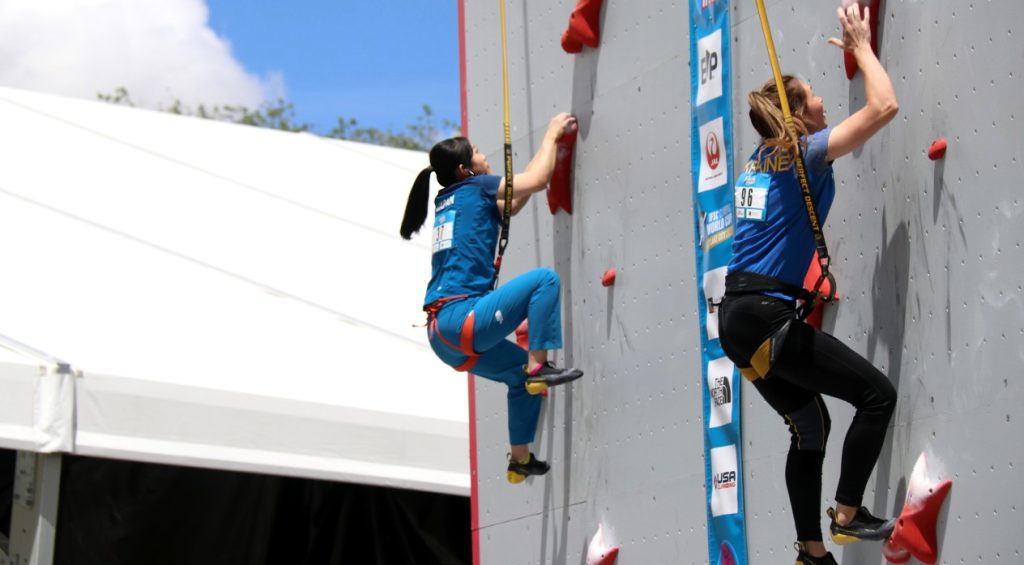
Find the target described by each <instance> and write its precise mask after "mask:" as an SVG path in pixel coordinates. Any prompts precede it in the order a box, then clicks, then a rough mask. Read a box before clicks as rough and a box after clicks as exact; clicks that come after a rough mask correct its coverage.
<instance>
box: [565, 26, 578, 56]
mask: <svg viewBox="0 0 1024 565" xmlns="http://www.w3.org/2000/svg"><path fill="white" fill-rule="evenodd" d="M562 50H563V51H565V52H566V53H579V52H580V51H583V43H581V42H580V40H578V39H576V38H575V36H574V35H572V34H570V33H569V30H565V31H563V32H562Z"/></svg>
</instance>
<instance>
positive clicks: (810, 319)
mask: <svg viewBox="0 0 1024 565" xmlns="http://www.w3.org/2000/svg"><path fill="white" fill-rule="evenodd" d="M820 276H821V263H820V262H818V252H817V251H815V252H814V256H813V257H811V265H810V267H808V268H807V275H806V276H804V288H806V289H808V290H811V289H813V288H814V284H815V283H817V282H818V277H820ZM819 292H821V293H822V294H823V295H826V296H827V295H828V293H830V292H832V285H831V284H829V281H828V279H825V281H824V282H823V283H821V289H820V290H819ZM833 300H839V293H838V292H836V295H835V297H834V298H833ZM824 313H825V303H824V302H819V303H818V304H817V306H815V307H814V309H813V310H811V313H810V314H809V315H808V316H807V318H806V319H805V320H804V321H805V322H806V323H808V324H810V325H811V326H813V327H815V328H818V329H819V330H820V329H821V321H822V317H823V315H824Z"/></svg>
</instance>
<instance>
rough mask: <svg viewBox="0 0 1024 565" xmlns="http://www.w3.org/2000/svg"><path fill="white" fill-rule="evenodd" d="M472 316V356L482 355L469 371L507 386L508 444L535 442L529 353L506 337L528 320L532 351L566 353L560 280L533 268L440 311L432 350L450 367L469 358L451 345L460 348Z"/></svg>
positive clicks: (536, 402) (535, 399) (536, 410)
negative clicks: (464, 326) (563, 350)
mask: <svg viewBox="0 0 1024 565" xmlns="http://www.w3.org/2000/svg"><path fill="white" fill-rule="evenodd" d="M470 312H473V317H474V319H475V321H474V325H473V351H474V352H476V353H477V354H478V355H479V358H478V360H477V362H476V365H474V366H473V368H472V369H470V372H471V373H473V374H474V375H478V376H481V377H484V378H485V379H489V380H492V381H497V382H500V383H505V385H506V386H508V435H509V442H510V443H511V444H512V445H522V444H527V443H531V442H532V441H533V439H534V436H535V435H536V433H537V418H538V416H539V415H540V401H541V397H540V396H538V395H531V394H529V393H527V392H526V386H525V383H526V372H525V371H524V369H523V367H524V366H525V365H526V352H525V351H523V349H522V348H521V347H519V346H518V345H516V344H515V343H512V342H511V341H509V340H507V339H505V338H506V337H507V336H508V335H509V334H511V333H512V332H514V331H515V329H516V328H517V327H519V324H521V323H522V322H523V320H526V319H529V320H530V331H529V335H530V350H531V351H535V350H542V349H561V348H562V313H561V296H560V284H559V281H558V275H557V274H556V273H555V272H554V271H552V270H551V269H548V268H539V269H534V270H532V271H529V272H527V273H524V274H522V275H520V276H518V277H516V278H514V279H512V280H510V281H509V282H507V283H505V284H504V285H502V286H501V287H499V288H497V289H496V290H494V291H492V292H490V293H488V294H485V295H483V296H474V297H470V298H465V299H462V300H456V301H452V302H450V303H448V304H446V305H445V306H444V307H443V308H441V310H440V311H439V312H438V313H437V325H436V332H434V331H430V333H429V334H428V335H429V338H430V347H431V348H432V349H433V350H434V353H436V354H437V356H438V357H439V358H440V359H441V360H442V361H444V362H445V363H446V364H448V365H450V366H452V367H457V366H459V365H461V364H462V363H464V362H465V361H466V360H467V359H468V357H467V356H466V355H465V354H464V353H462V352H461V351H459V350H458V349H457V348H453V347H451V345H456V346H457V345H458V344H459V339H460V334H461V331H462V324H463V323H464V322H465V320H466V317H467V316H468V315H469V313H470ZM428 331H429V330H428ZM438 333H440V335H437V334H438ZM442 338H443V339H442ZM445 341H447V342H448V343H447V344H446V343H445Z"/></svg>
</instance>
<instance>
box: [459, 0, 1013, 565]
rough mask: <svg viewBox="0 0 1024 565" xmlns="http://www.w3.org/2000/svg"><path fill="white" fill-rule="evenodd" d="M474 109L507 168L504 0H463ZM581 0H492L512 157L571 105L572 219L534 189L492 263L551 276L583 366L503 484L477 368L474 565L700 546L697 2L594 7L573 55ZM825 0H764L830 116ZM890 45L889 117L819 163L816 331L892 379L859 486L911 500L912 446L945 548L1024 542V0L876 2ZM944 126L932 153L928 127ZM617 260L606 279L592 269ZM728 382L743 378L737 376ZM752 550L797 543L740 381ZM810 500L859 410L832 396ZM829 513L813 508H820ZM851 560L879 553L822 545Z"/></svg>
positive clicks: (754, 45) (774, 425)
mask: <svg viewBox="0 0 1024 565" xmlns="http://www.w3.org/2000/svg"><path fill="white" fill-rule="evenodd" d="M461 3H462V6H461V10H462V12H463V14H462V15H463V18H462V20H463V30H464V38H465V52H464V65H465V77H464V87H465V91H466V94H467V96H466V106H465V117H466V125H467V126H468V133H469V135H470V137H471V139H472V140H473V141H474V143H476V144H477V145H478V146H479V147H480V148H481V150H482V151H484V152H485V153H487V154H488V155H489V157H490V162H491V163H494V164H495V165H496V166H495V169H496V170H495V172H496V174H502V171H501V170H500V167H501V163H502V158H501V141H502V107H501V100H502V91H501V87H502V80H501V69H502V57H501V43H500V30H501V25H500V20H499V11H498V8H499V3H498V2H497V1H489V0H481V1H477V0H473V1H472V2H470V1H466V0H462V2H461ZM575 4H576V3H575V2H574V1H572V0H517V1H515V2H508V3H506V10H507V30H508V33H509V36H508V47H509V54H508V63H509V81H510V89H511V117H512V137H513V147H514V158H515V163H516V168H517V169H518V170H521V169H522V168H523V167H524V166H525V164H526V162H527V161H528V160H529V158H530V156H531V155H532V154H533V151H534V150H536V148H537V147H538V144H539V141H540V139H541V137H542V135H543V132H544V130H545V128H546V125H547V122H548V120H549V119H550V117H551V116H553V115H554V114H555V113H556V112H558V111H562V110H566V111H571V112H572V113H573V114H575V115H576V116H577V117H578V119H579V124H580V130H579V137H578V141H577V144H576V155H575V168H574V174H575V180H574V185H575V186H574V191H573V200H574V202H573V203H574V212H573V214H572V215H571V216H570V215H567V214H566V213H565V212H561V211H560V212H558V214H557V215H554V216H552V215H551V213H550V212H549V211H548V206H547V203H546V202H545V200H544V194H543V193H540V194H538V195H537V196H536V197H535V198H534V199H533V201H532V202H531V203H530V204H528V205H527V207H526V208H525V209H524V211H523V212H522V213H521V214H520V215H519V216H517V217H516V218H515V219H514V221H513V224H512V241H511V243H510V245H509V250H508V252H507V254H506V259H505V267H504V274H503V277H504V278H505V279H506V280H507V278H509V277H512V276H514V275H515V274H517V273H520V272H523V271H525V270H528V269H530V268H533V267H535V266H539V265H546V266H551V267H553V268H555V269H556V270H557V271H558V273H559V274H560V275H561V277H562V284H563V322H564V334H565V342H566V348H565V350H564V352H563V353H562V354H561V358H560V359H559V360H560V361H562V362H565V363H567V364H570V365H575V366H578V367H580V368H582V369H584V370H585V371H586V376H585V377H584V379H583V380H581V381H579V382H578V383H577V384H575V385H573V386H572V387H571V388H565V389H556V390H553V391H552V393H551V395H550V396H549V398H548V399H547V400H546V402H545V405H544V409H543V412H542V422H541V426H540V433H539V438H538V442H537V443H536V444H535V445H534V446H533V449H534V451H535V452H537V454H538V456H539V457H540V458H542V459H547V460H549V461H550V462H551V463H552V467H553V468H552V471H551V472H550V473H549V474H548V475H547V476H546V477H542V478H535V479H530V480H528V481H527V482H526V483H523V484H519V485H511V484H509V483H507V482H506V480H505V472H504V471H505V464H506V462H505V461H506V460H505V454H506V452H507V451H508V445H507V434H506V427H505V422H506V408H505V396H504V390H503V387H501V386H498V385H495V384H493V383H490V382H487V381H484V380H482V379H480V380H478V381H477V384H476V386H475V392H474V393H473V400H474V404H475V410H476V460H477V465H476V469H477V473H476V480H477V485H478V489H477V496H476V497H475V505H476V506H477V508H478V514H477V528H478V529H477V534H478V551H479V562H480V563H484V564H492V563H500V564H516V563H555V564H561V563H569V564H573V565H575V564H582V563H584V562H585V561H586V554H587V548H588V545H589V544H590V542H591V540H592V538H593V536H594V535H595V532H596V531H597V530H598V527H599V526H601V527H602V532H603V536H604V538H605V541H606V542H607V544H608V545H611V546H618V547H619V548H620V553H619V557H618V563H620V564H622V565H626V564H644V565H648V564H671V563H706V562H708V560H709V559H708V548H707V519H706V516H707V514H706V509H705V484H704V483H705V478H704V477H705V475H704V445H703V435H702V426H703V422H702V418H703V416H702V403H701V397H700V394H701V379H702V375H703V372H702V371H703V370H702V366H701V365H702V361H701V351H700V347H701V345H700V344H701V341H700V334H699V327H698V326H699V316H698V304H697V285H698V283H697V281H696V280H695V254H694V225H693V208H692V186H691V185H692V183H691V180H690V179H691V166H690V149H691V140H690V135H689V132H690V91H691V90H690V81H689V77H690V69H689V66H688V65H689V61H690V53H689V48H690V41H689V35H688V26H689V14H688V10H689V2H684V1H682V0H676V1H673V2H664V1H660V0H630V1H629V2H625V1H621V0H618V1H617V0H605V1H604V4H605V5H604V7H603V9H602V10H601V13H600V20H599V21H600V44H599V46H598V47H597V48H596V49H595V48H590V47H583V48H582V51H581V52H580V53H579V54H569V53H566V52H565V51H564V50H563V49H562V47H561V45H560V36H561V34H562V32H563V31H565V29H566V25H567V23H568V21H569V14H570V12H571V11H572V9H573V7H574V6H575ZM731 4H732V6H733V8H732V13H731V14H730V15H731V35H732V40H733V43H732V61H731V65H732V70H733V74H732V85H733V108H734V115H733V119H734V123H735V128H734V132H733V135H734V144H733V147H734V148H735V150H734V159H735V162H736V163H737V164H739V163H742V162H743V161H744V160H745V158H746V156H747V155H748V153H749V152H750V151H751V150H752V149H753V148H754V146H755V145H756V142H757V140H756V138H755V133H754V131H753V129H752V128H751V127H750V125H749V121H748V120H747V118H746V93H747V92H748V91H750V90H753V89H755V88H757V87H758V86H759V85H760V84H761V83H762V82H764V81H765V80H767V79H768V78H770V76H771V71H770V69H769V68H768V64H767V57H766V54H765V48H764V43H763V39H762V35H761V31H760V27H759V22H758V20H757V13H756V8H755V4H754V1H753V0H731ZM838 4H839V2H838V0H836V1H834V2H833V1H826V0H820V1H815V2H807V1H803V0H768V1H767V2H766V5H767V8H768V13H769V16H770V18H771V20H772V26H773V29H774V32H775V42H776V47H777V48H778V51H779V57H780V59H781V63H782V67H783V70H784V71H786V72H793V73H798V74H800V75H802V76H803V77H804V78H806V79H807V80H809V81H810V82H811V84H812V85H813V87H814V89H815V91H816V93H818V94H819V95H821V96H823V97H824V99H825V108H826V111H827V113H828V114H827V115H828V119H829V122H830V123H832V124H835V123H838V122H839V121H840V120H842V118H843V117H845V116H847V115H849V113H850V111H851V109H856V108H858V107H860V106H861V105H862V104H863V83H862V81H861V78H860V76H855V77H854V78H853V80H848V79H847V78H846V74H845V72H844V68H843V61H842V54H841V52H840V51H839V50H838V49H835V48H834V47H831V46H829V45H827V44H826V43H825V39H826V38H827V37H829V36H833V35H838V24H837V22H836V16H835V7H836V6H837V5H838ZM882 6H883V10H882V16H883V18H882V20H881V26H880V27H881V29H880V34H879V39H880V41H879V48H880V58H881V60H882V63H883V65H884V66H885V67H886V68H887V69H888V71H889V74H890V76H891V77H892V80H893V83H894V85H895V88H896V92H897V96H898V98H899V101H900V105H901V110H900V115H899V116H897V118H896V119H895V120H894V121H893V122H892V123H891V124H890V125H889V126H888V127H887V128H886V129H884V130H883V131H882V132H881V133H879V134H878V135H876V136H875V137H874V138H873V139H872V140H871V141H869V142H868V143H867V144H866V145H865V146H864V147H863V148H862V149H861V150H858V151H857V152H855V153H854V154H852V155H850V156H847V157H844V158H842V159H841V160H839V161H838V162H837V163H836V164H835V176H836V182H837V196H836V201H835V204H834V207H833V209H832V213H831V215H830V218H829V222H828V224H827V225H826V233H827V235H828V238H829V243H830V250H831V251H832V255H833V257H834V260H835V267H834V272H835V274H836V276H837V278H838V280H839V286H840V293H841V295H842V299H841V300H840V302H839V303H838V304H837V305H836V306H834V307H832V308H831V310H830V311H829V312H828V313H827V314H826V317H825V327H826V329H828V330H830V331H831V332H832V333H833V334H834V335H835V336H836V337H837V338H839V339H840V340H842V341H843V342H844V343H847V344H848V345H849V346H850V347H852V348H853V349H855V350H856V351H858V352H860V353H862V354H864V355H865V356H866V357H867V358H868V359H869V360H871V361H872V362H873V363H874V364H875V365H876V366H878V367H879V368H880V369H881V370H882V371H883V372H885V373H886V374H888V375H889V378H890V379H891V380H892V382H893V384H894V385H895V386H896V388H897V390H898V392H899V403H898V406H897V410H896V414H895V415H894V418H893V423H892V426H891V428H890V434H889V437H888V439H887V441H886V444H885V447H884V448H883V452H882V456H881V459H880V461H879V465H878V467H877V470H876V474H875V476H874V477H873V478H872V481H871V482H870V483H869V488H868V493H867V494H866V497H865V504H867V505H868V506H871V507H872V508H874V509H876V510H877V511H878V513H883V514H894V513H896V512H897V511H898V510H899V508H900V507H901V505H902V503H903V500H904V494H905V490H906V479H907V477H908V476H909V474H910V470H911V467H912V466H913V463H914V461H915V460H916V459H917V456H918V454H920V453H921V452H927V453H928V455H929V465H930V468H931V472H932V474H933V475H934V476H935V478H938V479H952V480H953V481H954V486H953V490H952V493H951V495H950V497H949V499H948V500H947V502H946V505H945V507H944V509H943V511H942V512H941V513H940V515H939V521H938V540H939V549H940V552H939V559H940V562H945V563H961V562H973V563H978V562H983V563H990V562H1006V563H1017V562H1021V561H1022V560H1024V557H1022V556H1021V552H1022V551H1024V547H1022V546H1024V541H1022V539H1024V535H1022V534H1024V526H1022V524H1024V520H1022V518H1021V515H1020V512H1021V511H1024V489H1022V488H1020V478H1021V473H1020V467H1021V466H1022V465H1024V448H1021V447H1020V446H1021V443H1020V437H1021V432H1022V431H1024V424H1022V422H1024V408H1022V405H1024V402H1022V401H1024V385H1022V381H1021V378H1020V376H1019V373H1020V367H1021V366H1022V362H1024V249H1022V248H1021V244H1022V240H1024V222H1022V217H1021V216H1022V211H1024V191H1022V190H1021V188H1020V182H1021V181H1020V179H1021V178H1022V177H1024V167H1022V165H1021V163H1020V159H1021V156H1020V155H1021V149H1022V145H1024V127H1022V125H1021V121H1022V120H1024V97H1022V96H1021V95H1020V92H1021V90H1022V86H1024V83H1022V76H1021V75H1022V74H1024V42H1022V41H1021V35H1022V34H1024V29H1021V28H1020V23H1019V22H1021V21H1024V4H1022V3H1020V2H1019V1H1018V0H988V1H985V0H974V1H973V2H967V1H964V0H929V1H921V0H906V1H898V0H885V1H884V2H883V3H882ZM938 137H945V138H946V139H947V141H948V147H949V148H948V151H947V153H946V155H945V157H944V158H943V159H939V160H935V161H933V160H930V159H929V157H928V155H927V150H928V147H929V145H930V144H931V142H932V141H933V140H934V139H936V138H938ZM609 268H614V269H616V274H617V276H616V281H615V284H614V285H613V286H610V287H604V286H602V285H601V277H602V274H603V273H605V272H606V271H607V270H608V269H609ZM737 386H739V385H738V384H737ZM742 392H743V400H742V433H743V440H742V447H743V467H744V469H743V470H744V479H745V485H744V487H745V488H744V493H743V497H744V503H745V510H746V524H747V549H748V555H749V562H750V563H752V564H755V565H758V564H762V563H765V564H769V563H782V562H788V561H789V560H791V559H792V558H793V556H794V552H793V550H792V542H793V539H794V533H793V526H792V517H791V514H790V511H789V503H788V499H787V496H786V492H785V485H784V480H783V469H784V463H785V452H786V449H787V447H788V432H787V431H786V428H785V426H784V424H783V423H782V420H781V419H780V418H779V417H778V416H776V415H775V414H774V413H773V412H772V411H771V410H770V409H769V408H768V407H767V406H766V405H765V404H764V402H763V401H761V399H760V398H759V397H758V396H757V394H756V392H755V391H754V390H753V388H752V387H749V386H748V385H747V384H745V383H744V384H743V385H742ZM828 405H829V409H830V411H831V413H832V419H833V427H832V429H833V433H832V437H831V439H830V444H829V453H828V456H827V458H826V467H825V479H824V498H823V500H822V501H821V506H822V508H823V509H824V508H825V507H826V506H827V505H829V504H831V494H832V492H833V491H834V488H835V483H836V479H837V476H838V456H839V452H840V448H841V444H842V436H843V433H844V431H845V429H846V427H847V425H848V423H849V421H850V418H851V416H852V411H851V410H850V409H848V407H846V406H845V405H843V404H842V403H840V402H836V401H833V400H828ZM823 527H827V523H826V522H825V521H824V520H823ZM831 549H832V550H833V552H835V553H836V556H837V558H839V559H840V561H841V562H842V563H844V564H847V565H850V564H875V563H881V562H883V558H882V555H881V551H880V547H879V546H878V545H875V544H859V545H855V546H849V547H848V548H845V549H844V548H838V547H834V546H833V547H831Z"/></svg>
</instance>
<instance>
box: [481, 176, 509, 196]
mask: <svg viewBox="0 0 1024 565" xmlns="http://www.w3.org/2000/svg"><path fill="white" fill-rule="evenodd" d="M475 178H477V179H479V180H478V182H479V183H480V194H482V195H483V196H484V198H488V199H490V200H497V199H498V185H499V184H501V179H502V178H503V177H499V176H497V175H480V176H478V177H475Z"/></svg>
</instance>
